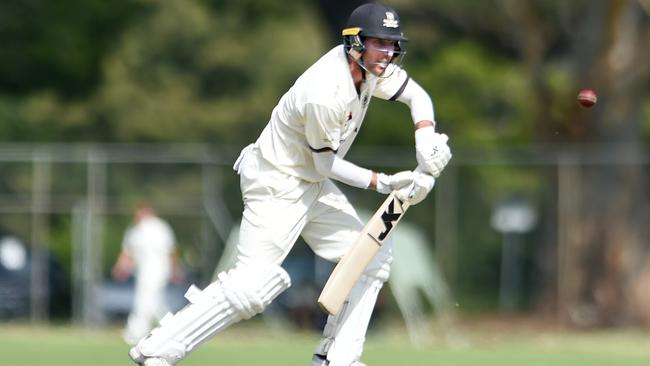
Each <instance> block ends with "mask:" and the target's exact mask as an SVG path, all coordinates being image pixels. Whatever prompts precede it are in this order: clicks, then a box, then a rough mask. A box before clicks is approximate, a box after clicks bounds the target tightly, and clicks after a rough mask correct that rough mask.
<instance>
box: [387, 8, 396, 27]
mask: <svg viewBox="0 0 650 366" xmlns="http://www.w3.org/2000/svg"><path fill="white" fill-rule="evenodd" d="M384 27H386V28H398V27H399V22H398V21H397V20H396V19H395V14H393V13H391V12H390V11H387V12H386V18H385V19H384Z"/></svg>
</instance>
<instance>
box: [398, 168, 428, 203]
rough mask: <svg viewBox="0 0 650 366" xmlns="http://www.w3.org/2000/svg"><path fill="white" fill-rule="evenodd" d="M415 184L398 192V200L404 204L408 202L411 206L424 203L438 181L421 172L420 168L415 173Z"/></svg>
mask: <svg viewBox="0 0 650 366" xmlns="http://www.w3.org/2000/svg"><path fill="white" fill-rule="evenodd" d="M413 175H414V179H413V183H412V184H410V185H409V186H407V187H403V188H401V189H399V190H398V191H397V194H396V195H397V198H399V199H400V201H402V202H406V201H408V202H409V203H410V204H411V205H417V204H418V203H420V202H422V201H423V200H424V199H425V198H426V197H427V195H428V194H429V192H431V190H432V189H433V186H434V185H435V184H436V179H435V178H434V177H433V176H431V175H430V174H428V173H425V172H423V171H422V170H421V168H420V167H417V168H415V170H414V171H413Z"/></svg>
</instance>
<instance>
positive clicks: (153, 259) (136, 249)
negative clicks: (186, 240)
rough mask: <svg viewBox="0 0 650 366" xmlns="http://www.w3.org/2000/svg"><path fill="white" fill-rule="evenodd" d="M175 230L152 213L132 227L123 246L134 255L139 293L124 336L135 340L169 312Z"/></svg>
mask: <svg viewBox="0 0 650 366" xmlns="http://www.w3.org/2000/svg"><path fill="white" fill-rule="evenodd" d="M174 242H175V238H174V233H173V231H172V229H171V227H170V226H169V225H168V224H167V223H166V222H165V221H163V220H162V219H160V218H158V217H155V216H149V217H145V218H143V219H142V220H140V222H138V223H137V224H135V225H133V226H131V227H130V228H129V229H128V230H127V231H126V233H125V235H124V239H123V242H122V247H123V249H124V250H126V252H127V253H128V254H129V255H130V256H131V258H133V261H134V263H135V265H136V269H135V294H134V299H133V309H132V311H131V313H130V314H129V318H128V321H127V325H126V329H125V332H124V338H125V340H126V341H127V342H130V343H135V341H137V340H138V339H140V338H142V337H143V336H145V335H146V334H147V333H148V332H149V331H150V330H151V328H152V325H153V323H154V322H157V321H158V320H159V319H160V318H162V316H163V315H164V314H165V313H166V312H167V306H166V304H165V287H166V285H167V283H168V281H169V279H170V276H171V270H172V263H171V254H172V252H173V250H174Z"/></svg>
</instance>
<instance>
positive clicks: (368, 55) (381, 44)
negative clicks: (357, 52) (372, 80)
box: [363, 37, 395, 76]
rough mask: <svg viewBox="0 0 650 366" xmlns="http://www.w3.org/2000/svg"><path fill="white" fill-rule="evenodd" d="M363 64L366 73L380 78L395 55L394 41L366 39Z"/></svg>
mask: <svg viewBox="0 0 650 366" xmlns="http://www.w3.org/2000/svg"><path fill="white" fill-rule="evenodd" d="M363 44H364V46H365V52H364V53H363V63H364V65H366V68H367V69H368V71H370V72H372V73H373V74H375V75H377V76H380V75H381V74H383V73H384V71H385V70H386V68H387V67H388V64H390V61H391V60H392V59H393V56H394V55H395V41H391V40H388V39H379V38H370V37H369V38H366V40H365V41H364V43H363Z"/></svg>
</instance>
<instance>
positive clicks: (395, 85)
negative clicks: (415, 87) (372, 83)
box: [373, 64, 409, 100]
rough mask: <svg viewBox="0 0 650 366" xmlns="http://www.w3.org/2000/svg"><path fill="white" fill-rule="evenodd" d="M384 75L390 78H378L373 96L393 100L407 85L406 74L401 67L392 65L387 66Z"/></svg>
mask: <svg viewBox="0 0 650 366" xmlns="http://www.w3.org/2000/svg"><path fill="white" fill-rule="evenodd" d="M385 73H386V74H387V75H390V76H388V77H385V78H379V81H377V87H376V88H375V91H374V92H373V96H375V97H377V98H381V99H385V100H395V99H397V97H399V95H400V94H401V92H402V91H403V90H404V88H405V87H406V84H407V83H408V80H409V76H408V73H407V72H406V71H405V70H404V69H402V68H401V67H399V66H396V65H393V64H390V65H388V69H386V72H385Z"/></svg>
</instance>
